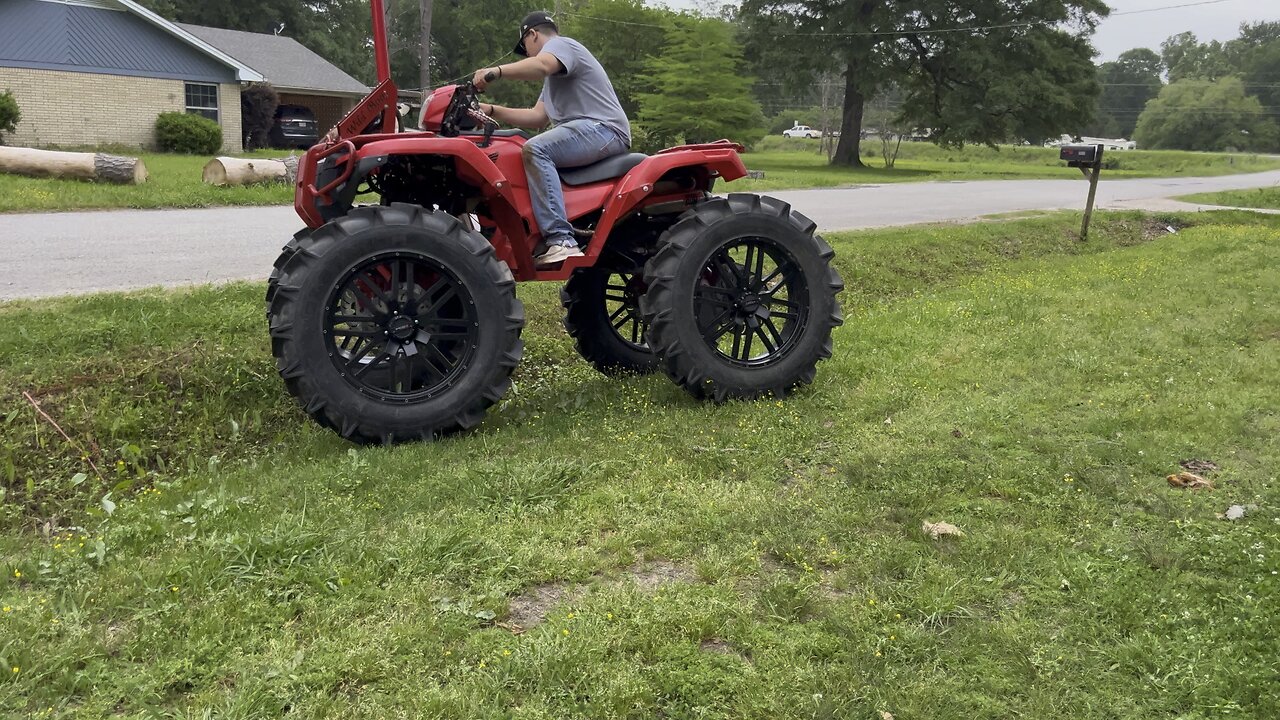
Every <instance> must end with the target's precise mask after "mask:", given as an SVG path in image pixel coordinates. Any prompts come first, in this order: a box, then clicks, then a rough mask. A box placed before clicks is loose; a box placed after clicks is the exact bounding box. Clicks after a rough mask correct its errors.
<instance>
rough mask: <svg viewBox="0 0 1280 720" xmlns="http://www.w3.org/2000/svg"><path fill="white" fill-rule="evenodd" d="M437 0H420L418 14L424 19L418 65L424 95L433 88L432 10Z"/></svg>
mask: <svg viewBox="0 0 1280 720" xmlns="http://www.w3.org/2000/svg"><path fill="white" fill-rule="evenodd" d="M434 5H435V0H419V5H418V16H419V18H420V19H421V20H422V34H421V35H419V36H418V38H419V43H420V45H421V56H422V59H421V61H420V63H419V66H418V85H419V87H420V88H421V89H422V93H423V97H425V96H426V94H427V93H428V92H430V90H431V10H432V8H433V7H434Z"/></svg>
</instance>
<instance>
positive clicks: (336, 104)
mask: <svg viewBox="0 0 1280 720" xmlns="http://www.w3.org/2000/svg"><path fill="white" fill-rule="evenodd" d="M279 95H280V104H281V105H301V106H303V107H306V108H310V109H311V112H313V113H315V115H316V128H317V129H318V130H319V132H320V134H321V135H324V134H325V133H326V132H328V131H329V128H331V127H333V126H334V125H337V124H338V121H339V120H341V119H342V116H344V115H346V114H347V112H349V111H350V110H351V108H353V107H355V106H356V100H355V98H342V97H329V96H328V95H299V94H296V93H288V92H282V93H279Z"/></svg>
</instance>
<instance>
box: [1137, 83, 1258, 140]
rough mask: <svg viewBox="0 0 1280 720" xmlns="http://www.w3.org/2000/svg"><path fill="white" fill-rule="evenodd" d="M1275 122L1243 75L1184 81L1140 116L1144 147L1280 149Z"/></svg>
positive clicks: (1173, 85) (1162, 94) (1167, 89)
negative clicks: (1248, 90)
mask: <svg viewBox="0 0 1280 720" xmlns="http://www.w3.org/2000/svg"><path fill="white" fill-rule="evenodd" d="M1278 135H1280V131H1278V130H1277V127H1276V123H1275V121H1273V120H1272V119H1271V118H1270V117H1269V116H1268V114H1267V112H1266V111H1265V110H1263V107H1262V104H1261V103H1259V102H1258V99H1257V98H1255V97H1250V96H1248V95H1246V94H1245V90H1244V83H1242V82H1241V81H1240V79H1239V78H1235V77H1229V78H1223V79H1221V80H1180V81H1178V82H1175V83H1171V84H1169V85H1167V86H1165V88H1164V89H1163V90H1161V91H1160V95H1159V97H1157V98H1156V99H1155V100H1152V101H1151V102H1149V103H1147V108H1146V110H1144V111H1143V112H1142V116H1141V117H1139V118H1138V127H1137V130H1136V131H1135V132H1134V138H1135V139H1136V140H1137V141H1138V144H1139V145H1140V146H1142V147H1147V148H1151V149H1157V150H1158V149H1173V150H1212V151H1222V150H1230V149H1235V150H1272V151H1274V150H1277V149H1280V148H1278V147H1277V136H1278Z"/></svg>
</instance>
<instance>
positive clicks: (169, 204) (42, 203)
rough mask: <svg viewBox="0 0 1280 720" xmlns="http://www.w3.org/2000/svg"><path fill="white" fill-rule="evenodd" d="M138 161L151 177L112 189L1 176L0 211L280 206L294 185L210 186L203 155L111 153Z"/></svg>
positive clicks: (275, 153) (268, 154) (271, 153)
mask: <svg viewBox="0 0 1280 720" xmlns="http://www.w3.org/2000/svg"><path fill="white" fill-rule="evenodd" d="M115 152H116V154H124V155H130V156H133V157H141V158H142V160H143V162H145V163H146V165H147V172H148V173H149V174H150V176H151V177H150V179H149V180H148V181H147V182H146V183H143V184H142V185H111V184H107V183H90V182H83V181H79V180H55V179H51V178H27V177H19V176H17V175H5V174H0V212H41V211H48V210H90V209H109V208H144V209H149V208H196V207H214V206H221V205H282V204H288V203H291V202H293V187H292V186H289V185H265V186H255V187H214V186H212V185H205V184H204V183H202V182H201V181H200V173H201V171H202V170H203V168H204V165H205V163H207V162H209V158H208V157H203V156H202V157H196V156H193V155H173V154H167V153H141V154H139V153H138V152H137V151H132V152H130V151H128V150H120V149H116V150H115ZM288 154H289V151H287V150H265V151H258V152H252V153H248V154H245V155H241V156H239V157H262V158H273V157H282V156H284V155H288Z"/></svg>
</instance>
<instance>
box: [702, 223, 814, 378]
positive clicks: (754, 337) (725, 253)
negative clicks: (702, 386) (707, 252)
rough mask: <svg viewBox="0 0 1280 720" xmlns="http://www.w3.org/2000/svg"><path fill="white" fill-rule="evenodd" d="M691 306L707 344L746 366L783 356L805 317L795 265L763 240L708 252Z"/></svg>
mask: <svg viewBox="0 0 1280 720" xmlns="http://www.w3.org/2000/svg"><path fill="white" fill-rule="evenodd" d="M693 302H694V314H695V315H696V316H697V317H698V319H699V320H698V331H699V332H700V333H701V334H702V338H703V340H705V341H706V343H707V345H708V346H709V347H711V348H712V349H714V350H715V351H716V352H718V353H719V354H720V355H721V356H722V357H724V358H726V359H728V360H730V361H732V362H734V363H735V364H738V365H743V366H747V367H758V366H761V365H768V364H770V363H772V362H776V361H777V360H779V359H781V358H783V357H785V356H786V355H787V353H788V351H789V350H790V349H791V346H792V345H794V344H795V342H796V340H797V339H798V338H799V337H800V336H801V334H802V333H803V332H804V328H805V323H806V322H807V320H808V317H809V296H808V288H807V285H806V283H805V279H804V275H803V273H801V271H800V267H799V265H797V264H796V262H795V259H794V258H793V257H792V256H791V255H790V253H788V252H787V250H786V248H784V247H782V246H781V245H779V244H778V243H777V242H775V241H773V240H771V239H769V238H764V237H747V238H741V239H737V240H733V241H730V242H728V243H726V244H725V245H724V246H722V247H721V248H719V249H718V250H717V251H715V252H714V253H712V255H711V257H710V258H708V260H707V262H706V263H705V264H704V265H703V270H702V282H701V283H700V284H699V286H698V287H697V288H696V289H695V290H694V295H693Z"/></svg>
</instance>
